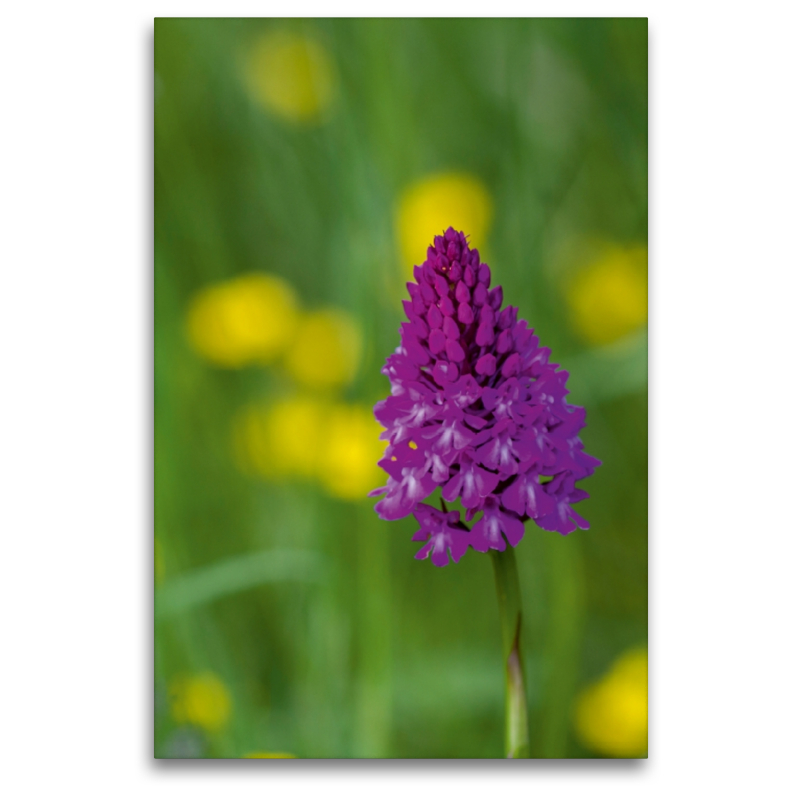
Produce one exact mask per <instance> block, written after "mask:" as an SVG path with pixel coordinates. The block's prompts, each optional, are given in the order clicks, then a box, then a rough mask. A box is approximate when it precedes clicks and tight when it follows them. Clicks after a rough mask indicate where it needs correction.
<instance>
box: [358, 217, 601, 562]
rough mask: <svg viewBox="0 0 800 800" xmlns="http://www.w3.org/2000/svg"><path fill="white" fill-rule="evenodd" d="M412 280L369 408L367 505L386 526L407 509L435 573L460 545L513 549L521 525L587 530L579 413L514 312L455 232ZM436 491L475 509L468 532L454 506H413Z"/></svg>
mask: <svg viewBox="0 0 800 800" xmlns="http://www.w3.org/2000/svg"><path fill="white" fill-rule="evenodd" d="M414 278H415V281H413V282H410V283H409V284H408V290H409V297H410V298H411V299H410V301H405V305H404V308H405V312H406V315H407V316H408V318H409V323H408V324H404V325H403V326H402V328H401V339H400V347H399V348H398V349H397V350H396V351H395V353H393V354H392V355H391V356H389V358H388V359H387V361H386V365H385V366H384V368H383V370H382V372H383V374H384V375H386V376H387V377H388V378H389V381H390V384H391V395H390V396H389V397H388V398H386V399H385V400H381V401H380V402H379V403H378V404H377V405H376V406H375V416H376V418H377V419H378V421H379V422H380V423H381V424H382V425H384V426H385V427H386V428H387V436H386V438H387V439H388V440H389V442H390V444H389V445H388V447H387V448H386V454H385V456H384V458H383V459H382V460H381V462H380V466H381V467H382V468H383V469H384V470H385V471H386V472H387V473H388V478H387V481H386V485H385V486H384V487H383V488H382V489H377V490H375V491H374V492H373V493H372V494H373V495H379V494H383V495H385V496H384V497H383V498H382V499H381V500H380V501H378V503H377V505H376V506H375V510H376V511H377V512H378V514H379V515H380V517H381V518H382V519H389V520H394V519H400V518H401V517H405V516H408V515H409V514H414V516H415V517H416V518H417V520H418V522H419V523H420V525H421V528H420V530H419V531H417V533H416V534H414V540H415V541H422V542H425V545H424V547H423V548H422V550H420V551H419V552H418V553H417V558H426V557H427V556H428V555H430V556H431V560H432V561H433V563H434V564H435V565H436V566H445V565H446V564H448V563H449V560H450V559H452V560H453V561H455V562H457V561H458V560H459V559H460V558H461V557H462V556H463V555H464V553H465V552H466V551H467V549H468V547H470V546H471V547H472V548H473V549H474V550H477V551H479V552H484V553H485V552H487V551H488V550H495V551H503V550H505V549H506V546H507V545H510V546H511V547H516V545H517V544H518V543H519V541H520V540H521V539H522V536H523V532H524V522H525V521H526V520H528V519H533V521H534V522H535V523H536V524H537V525H538V526H539V527H541V528H543V529H544V530H548V531H557V532H558V533H561V534H568V533H571V532H572V531H574V530H575V529H576V528H586V527H588V524H587V523H586V521H585V520H584V519H583V517H581V516H579V515H578V514H577V512H576V511H575V510H574V509H573V504H574V503H577V502H578V501H579V500H582V499H584V498H585V497H587V494H586V492H585V491H584V490H582V489H578V488H576V483H577V481H579V480H581V479H583V478H586V477H588V476H589V475H591V474H592V473H593V472H594V470H595V468H596V467H597V466H598V465H599V464H600V462H599V461H598V460H597V459H596V458H593V457H592V456H590V455H588V454H587V453H586V452H584V449H583V443H582V442H581V440H580V438H579V437H578V435H577V434H578V431H579V430H580V429H581V428H582V427H583V426H584V419H585V411H584V409H583V408H580V407H579V406H573V405H570V404H569V403H567V401H566V396H567V393H568V391H567V389H566V386H565V384H566V378H567V373H566V372H564V371H563V370H561V371H559V369H558V365H557V364H551V363H549V356H550V351H549V350H548V349H547V348H545V347H541V346H540V344H539V340H538V338H537V337H535V336H533V335H532V330H531V329H529V328H528V327H527V323H526V322H525V321H524V320H521V319H517V311H518V310H517V308H515V307H513V306H505V307H502V304H503V290H502V288H501V287H500V286H499V285H498V286H494V287H492V286H491V270H490V268H489V266H488V265H487V264H484V263H481V261H480V256H479V254H478V251H477V250H475V249H474V248H470V246H469V244H468V241H467V237H466V236H465V235H464V233H463V232H460V231H456V230H455V229H453V228H452V227H451V228H448V229H447V231H445V232H444V234H443V235H442V236H436V237H435V238H434V240H433V244H432V245H431V246H430V247H429V248H428V258H427V260H426V261H425V262H424V263H423V264H421V265H420V266H418V267H415V268H414ZM437 486H438V487H442V488H443V490H444V493H445V495H446V498H447V500H448V501H450V500H453V501H454V500H456V499H460V500H461V502H462V505H463V506H464V507H465V508H467V509H468V511H469V513H468V519H472V518H473V517H474V516H475V515H476V514H478V513H480V512H482V516H481V518H480V519H479V520H478V521H477V522H476V523H475V524H474V525H473V527H472V529H471V530H470V529H469V528H468V527H467V525H466V524H465V523H464V522H462V521H461V520H460V513H459V512H458V511H449V512H447V513H445V512H442V511H438V510H436V509H434V508H433V507H431V506H429V505H426V504H425V503H423V502H422V501H423V500H425V499H426V497H428V495H430V493H431V492H432V491H433V490H434V489H435V488H436V487H437ZM448 556H449V557H448Z"/></svg>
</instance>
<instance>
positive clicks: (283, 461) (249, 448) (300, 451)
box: [234, 397, 327, 478]
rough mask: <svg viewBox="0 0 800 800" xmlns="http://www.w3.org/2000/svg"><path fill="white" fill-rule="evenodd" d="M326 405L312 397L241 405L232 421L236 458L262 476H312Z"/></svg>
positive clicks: (241, 464)
mask: <svg viewBox="0 0 800 800" xmlns="http://www.w3.org/2000/svg"><path fill="white" fill-rule="evenodd" d="M326 414H327V409H326V406H325V404H324V403H322V402H320V401H319V400H316V399H314V398H311V397H292V398H287V399H285V400H280V401H278V402H277V403H274V404H273V405H271V406H268V407H260V406H251V407H249V408H246V409H244V411H243V412H241V413H240V414H239V415H238V416H237V418H236V420H235V422H234V444H235V450H236V455H237V461H238V462H239V465H240V467H242V468H243V469H244V471H245V472H255V473H257V474H259V475H261V476H262V477H265V478H280V477H287V478H292V477H301V478H313V477H315V476H316V474H317V468H318V461H319V448H320V442H321V439H322V433H323V426H324V423H325V418H326Z"/></svg>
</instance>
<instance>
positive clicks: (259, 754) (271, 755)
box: [245, 752, 297, 758]
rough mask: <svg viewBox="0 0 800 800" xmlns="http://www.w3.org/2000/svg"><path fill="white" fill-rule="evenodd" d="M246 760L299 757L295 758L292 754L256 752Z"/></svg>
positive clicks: (248, 755)
mask: <svg viewBox="0 0 800 800" xmlns="http://www.w3.org/2000/svg"><path fill="white" fill-rule="evenodd" d="M245 758H297V756H293V755H292V754H291V753H266V752H256V753H248V754H247V755H246V756H245Z"/></svg>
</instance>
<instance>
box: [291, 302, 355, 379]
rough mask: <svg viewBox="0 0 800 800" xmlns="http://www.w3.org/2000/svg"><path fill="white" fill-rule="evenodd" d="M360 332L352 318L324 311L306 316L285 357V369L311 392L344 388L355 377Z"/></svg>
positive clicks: (333, 310) (347, 315)
mask: <svg viewBox="0 0 800 800" xmlns="http://www.w3.org/2000/svg"><path fill="white" fill-rule="evenodd" d="M360 356H361V333H360V331H359V329H358V326H357V325H356V323H355V321H354V320H353V318H352V317H351V316H350V315H349V314H346V313H345V312H343V311H339V310H336V309H327V310H323V311H315V312H312V313H310V314H306V315H305V316H304V317H303V319H302V321H301V322H300V325H299V326H298V329H297V333H296V335H295V338H294V341H293V343H292V345H291V346H290V348H289V350H288V351H287V354H286V368H287V370H288V371H289V373H290V374H291V375H292V377H294V378H295V380H297V381H298V382H299V383H301V384H303V385H304V386H307V387H309V388H311V389H333V388H337V387H341V386H345V385H347V384H348V383H350V381H351V380H352V379H353V378H354V377H355V374H356V371H357V369H358V361H359V358H360Z"/></svg>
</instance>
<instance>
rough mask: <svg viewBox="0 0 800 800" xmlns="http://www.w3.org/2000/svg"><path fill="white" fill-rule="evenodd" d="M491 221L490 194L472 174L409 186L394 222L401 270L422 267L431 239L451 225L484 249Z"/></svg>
mask: <svg viewBox="0 0 800 800" xmlns="http://www.w3.org/2000/svg"><path fill="white" fill-rule="evenodd" d="M491 218H492V200H491V197H490V196H489V192H488V191H487V189H486V187H485V186H484V185H483V184H482V183H481V182H480V181H479V180H478V179H477V178H475V177H473V176H472V175H468V174H464V173H457V172H453V173H442V174H438V175H432V176H430V177H428V178H425V179H423V180H421V181H418V182H417V183H415V184H412V185H411V186H409V187H408V188H407V189H406V190H405V191H404V192H403V194H402V196H401V198H400V203H399V206H398V210H397V220H396V225H397V238H398V240H399V242H400V248H401V253H402V256H403V265H404V267H406V268H407V269H408V270H409V271H410V270H411V269H412V267H413V266H414V265H415V264H421V263H422V262H423V261H424V260H425V258H426V254H427V249H428V245H429V244H431V243H432V242H433V237H434V236H435V235H436V234H440V233H442V231H444V230H447V228H448V227H450V226H451V225H452V226H453V227H454V228H455V229H456V230H463V231H464V233H465V234H466V235H467V236H468V237H469V241H470V244H471V245H472V246H473V247H479V248H480V247H483V246H484V245H485V236H486V233H487V231H488V229H489V223H490V222H491Z"/></svg>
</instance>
